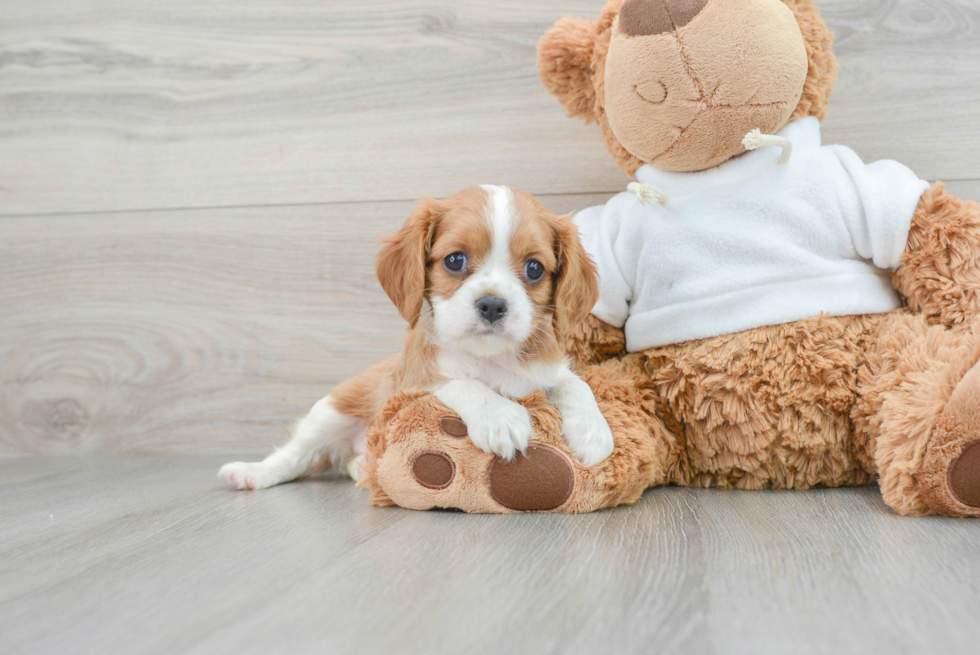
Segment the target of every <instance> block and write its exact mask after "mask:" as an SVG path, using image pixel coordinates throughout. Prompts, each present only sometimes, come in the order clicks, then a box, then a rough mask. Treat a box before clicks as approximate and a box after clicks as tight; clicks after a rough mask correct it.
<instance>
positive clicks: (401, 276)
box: [377, 198, 445, 327]
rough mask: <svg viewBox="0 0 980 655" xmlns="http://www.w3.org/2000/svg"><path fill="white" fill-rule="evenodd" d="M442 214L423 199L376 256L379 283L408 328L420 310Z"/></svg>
mask: <svg viewBox="0 0 980 655" xmlns="http://www.w3.org/2000/svg"><path fill="white" fill-rule="evenodd" d="M444 212H445V207H444V206H443V205H442V203H440V202H438V201H436V200H433V199H432V198H424V199H423V200H422V202H420V203H419V205H418V207H416V208H415V211H413V212H412V214H411V215H410V216H409V217H408V219H406V221H405V224H404V225H403V226H402V228H401V229H400V230H399V231H398V234H396V235H395V236H393V237H388V238H387V239H385V247H384V248H382V249H381V252H380V253H378V261H377V273H378V281H379V282H381V287H382V288H383V289H384V290H385V293H386V294H388V297H389V298H391V302H393V303H395V307H397V308H398V312H399V313H400V314H401V315H402V318H404V319H405V320H406V321H408V324H409V325H410V326H411V327H415V324H416V323H417V322H418V320H419V314H420V313H421V311H422V300H423V298H424V297H425V271H426V264H427V262H428V259H429V249H430V248H431V247H432V240H433V238H435V233H436V227H437V225H438V222H439V219H440V218H441V217H442V214H443V213H444Z"/></svg>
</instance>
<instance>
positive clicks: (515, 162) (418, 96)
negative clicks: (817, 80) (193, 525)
mask: <svg viewBox="0 0 980 655" xmlns="http://www.w3.org/2000/svg"><path fill="white" fill-rule="evenodd" d="M603 4H604V0H494V1H493V2H488V1H485V0H425V1H424V2H419V1H418V0H359V1H358V2H351V1H350V0H289V1H288V2H286V1H285V0H236V1H235V2H230V1H229V0H168V1H167V2H164V3H160V2H158V1H157V0H29V1H26V0H0V452H15V453H16V452H36V453H61V454H70V453H73V454H79V453H108V452H113V453H188V452H193V453H218V452H233V451H239V452H243V453H244V452H249V451H254V450H256V449H264V448H268V447H270V446H271V445H272V444H274V443H276V442H278V441H279V440H280V439H281V438H282V436H283V434H284V432H285V428H286V426H287V425H289V424H290V423H291V422H292V421H293V420H295V418H296V417H297V416H299V415H300V414H301V413H302V412H304V411H305V410H306V409H307V408H309V407H310V405H312V404H313V402H315V401H316V400H317V399H318V398H320V397H321V396H322V395H323V394H324V393H325V392H326V391H328V390H329V389H330V388H332V387H333V386H334V385H336V384H337V383H339V382H340V381H342V380H344V379H346V378H348V377H350V376H352V375H354V374H356V373H357V372H359V371H361V370H362V369H363V368H364V367H366V366H368V365H370V364H373V363H376V362H378V361H379V360H380V359H382V358H383V357H384V356H385V355H387V354H388V353H391V352H394V351H396V350H397V349H398V348H399V346H400V342H401V335H402V329H403V325H404V323H403V322H402V320H401V319H400V318H399V316H398V313H397V312H396V311H395V309H394V308H393V307H392V305H391V303H390V302H389V301H388V299H387V298H386V297H385V295H384V294H383V293H382V291H381V288H380V287H379V285H378V283H377V281H376V280H375V277H374V266H373V258H374V254H375V252H376V251H377V244H378V239H379V237H381V236H382V235H384V234H386V233H390V232H392V231H393V230H394V229H395V228H396V227H397V226H398V225H399V224H400V223H401V222H402V221H403V220H404V218H405V216H406V215H407V214H408V212H409V211H410V208H411V207H412V205H413V203H414V202H415V201H416V199H418V198H419V197H421V196H422V195H423V194H430V195H433V196H445V195H448V194H450V193H453V192H454V191H457V190H458V189H461V188H463V187H465V186H469V185H472V184H484V183H505V184H513V185H515V186H518V187H521V188H523V189H525V190H527V191H530V192H532V193H535V194H538V195H539V196H541V198H542V200H543V201H544V202H545V204H546V205H548V206H549V207H551V208H552V209H553V210H555V211H562V212H564V211H571V210H573V209H576V208H582V207H586V206H589V205H591V204H596V203H598V202H601V201H603V200H604V199H605V198H608V197H609V196H610V195H611V194H613V193H616V192H620V191H623V190H624V189H625V187H626V184H627V183H628V182H629V180H628V179H627V177H626V176H625V175H624V174H623V173H622V172H621V171H619V170H618V169H617V168H616V167H615V166H614V164H613V161H612V157H610V156H609V155H608V154H607V153H606V149H605V146H604V145H603V142H602V139H601V137H600V135H599V130H598V128H597V127H596V126H595V125H590V126H587V125H584V124H582V123H581V122H580V121H578V120H571V119H569V118H567V117H566V116H565V112H564V110H563V109H562V107H561V106H560V104H559V103H558V101H557V100H556V99H555V98H553V97H551V96H550V95H548V93H547V92H546V91H545V90H544V87H543V86H542V85H541V83H540V81H539V80H538V74H537V69H536V60H535V47H536V44H537V41H538V38H539V37H540V36H541V34H543V33H544V32H545V30H547V29H548V27H549V26H550V25H552V24H553V23H554V21H556V20H557V19H559V18H561V17H562V16H565V15H573V16H581V17H595V16H597V15H598V13H599V10H600V9H601V7H602V5H603ZM820 6H821V8H822V11H823V14H824V15H825V16H826V18H827V21H828V23H829V24H830V26H831V28H832V29H833V31H834V32H835V34H836V36H837V53H838V56H839V58H840V61H841V75H840V81H839V83H838V85H837V88H836V90H835V94H834V98H833V103H832V105H831V111H830V114H829V115H828V117H827V120H826V121H825V123H824V134H825V140H826V141H827V142H828V143H831V142H840V143H844V144H846V145H848V146H850V147H852V148H854V149H855V150H856V151H857V152H858V154H860V155H861V156H862V157H864V158H865V159H866V160H868V161H870V160H875V159H881V158H891V159H897V160H899V161H901V162H903V163H905V164H907V165H908V166H910V167H912V168H913V169H914V170H915V171H917V172H918V174H919V175H920V176H922V177H923V178H926V179H929V180H934V179H943V180H945V181H946V182H948V183H949V184H950V188H951V189H952V191H954V192H955V193H959V194H961V195H963V196H965V197H968V198H974V199H980V155H978V153H980V112H978V107H980V3H978V2H977V0H860V1H859V2H855V0H821V1H820Z"/></svg>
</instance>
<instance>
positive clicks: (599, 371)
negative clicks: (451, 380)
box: [360, 361, 676, 513]
mask: <svg viewBox="0 0 980 655" xmlns="http://www.w3.org/2000/svg"><path fill="white" fill-rule="evenodd" d="M581 375H582V378H583V379H584V380H585V381H586V382H587V383H589V385H590V386H591V387H592V389H593V392H594V393H595V396H596V401H597V402H598V404H599V408H600V410H601V411H602V413H603V416H605V417H606V419H607V421H608V422H609V426H610V428H611V429H612V433H613V439H614V441H615V449H614V451H613V454H612V455H611V456H610V457H609V458H608V459H606V460H604V461H602V462H600V463H599V464H597V465H595V466H583V465H582V464H581V462H579V461H578V460H577V459H576V457H575V455H574V454H573V453H572V452H571V450H570V449H569V448H568V446H567V444H566V443H565V440H564V438H563V437H562V433H561V417H560V416H559V414H558V412H557V411H556V410H555V408H554V407H553V406H552V405H551V404H550V403H548V401H547V400H546V399H545V397H544V395H543V394H541V393H536V394H533V395H531V396H528V397H527V398H523V399H520V400H518V401H517V402H520V403H521V404H523V405H524V406H525V407H527V409H528V411H529V412H530V414H531V420H532V424H533V426H534V437H533V438H532V440H531V444H530V445H529V446H528V449H527V452H526V453H525V454H523V455H518V456H517V457H516V458H515V459H514V460H511V461H505V460H502V459H500V458H499V457H495V456H494V455H491V454H489V453H485V452H483V451H482V450H480V449H478V448H477V447H476V446H474V445H473V443H472V442H471V441H470V440H469V439H468V438H467V427H466V425H465V424H464V423H463V422H462V421H461V420H460V419H459V417H458V416H455V415H454V414H453V412H452V411H450V410H449V409H447V408H446V407H445V406H443V405H442V404H441V403H440V402H439V401H438V400H437V399H436V398H435V397H434V396H431V395H426V394H401V395H398V396H396V397H394V398H392V399H391V400H389V402H388V405H387V406H386V408H385V410H384V412H383V414H382V416H381V417H379V421H378V423H377V425H376V426H375V427H374V428H372V430H371V431H369V433H368V440H367V448H368V451H367V453H366V457H365V462H364V467H363V472H364V477H363V479H362V480H361V482H360V485H361V486H366V487H367V488H368V489H370V490H371V492H372V493H371V502H372V504H374V505H379V506H387V505H398V506H401V507H405V508H408V509H419V510H425V509H432V508H443V509H460V510H463V511H466V512H474V513H506V512H519V511H552V512H568V513H578V512H590V511H594V510H598V509H603V508H607V507H615V506H617V505H623V504H629V503H632V502H634V501H635V500H637V499H638V498H639V497H640V496H641V495H642V493H643V491H644V490H646V489H647V488H648V487H651V486H655V485H658V484H664V483H666V482H667V480H668V478H669V468H670V466H671V461H672V460H673V459H676V438H675V437H674V436H673V435H672V434H670V433H669V432H668V431H667V430H666V429H665V428H664V427H663V426H662V424H661V423H660V422H659V421H658V420H657V419H656V418H655V417H654V416H653V414H652V411H651V408H652V407H654V406H655V405H656V401H655V399H653V398H652V397H651V396H650V394H649V389H647V388H645V387H644V385H643V383H642V381H640V379H639V378H638V376H637V373H636V371H633V370H628V371H627V370H626V366H625V365H624V364H622V363H621V362H619V361H611V362H608V363H607V364H606V365H603V366H594V367H589V368H587V369H584V370H583V371H581Z"/></svg>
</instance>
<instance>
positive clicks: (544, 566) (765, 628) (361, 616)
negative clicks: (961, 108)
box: [0, 455, 980, 655]
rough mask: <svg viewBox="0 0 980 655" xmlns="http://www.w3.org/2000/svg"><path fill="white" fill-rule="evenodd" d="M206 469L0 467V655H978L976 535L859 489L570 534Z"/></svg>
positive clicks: (670, 506) (642, 508)
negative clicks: (244, 479)
mask: <svg viewBox="0 0 980 655" xmlns="http://www.w3.org/2000/svg"><path fill="white" fill-rule="evenodd" d="M222 461H223V458H221V457H215V456H153V457H150V456H120V455H115V456H98V457H36V456H22V457H17V456H8V457H0V653H4V654H5V655H15V654H16V655H20V654H27V653H31V654H38V655H47V654H50V653H72V654H73V655H82V654H88V653H92V654H93V655H94V654H98V655H104V654H106V653H127V654H135V653H201V654H206V655H213V654H214V653H242V654H249V653H295V654H297V655H303V654H306V653H309V654H311V655H324V654H331V655H333V654H337V653H359V654H363V653H419V654H426V655H431V654H434V653H481V654H482V653H486V654H488V655H489V654H497V653H557V654H562V655H567V654H573V653H588V654H594V653H677V652H684V653H732V654H737V653H746V654H752V655H755V654H757V653H788V652H793V653H797V654H799V655H808V654H809V653H833V654H835V655H839V654H842V653H861V654H867V653H891V654H898V653H944V654H953V653H964V654H966V653H970V654H973V653H976V652H977V647H978V644H980V621H978V620H977V607H978V600H980V590H978V584H980V539H978V538H977V526H976V524H975V523H974V522H970V521H961V520H955V519H936V518H932V519H907V518H901V517H898V516H895V515H894V514H893V513H892V512H891V511H890V510H888V508H886V507H885V505H884V504H883V503H882V501H881V499H880V497H879V495H878V493H877V491H876V490H875V489H872V488H867V489H852V490H829V491H815V492H807V493H802V492H798V493H792V492H786V493H759V492H723V491H703V490H689V489H677V488H668V489H659V490H656V491H653V492H650V493H648V494H647V495H646V496H645V497H644V498H643V499H642V500H641V501H640V503H639V504H637V505H636V506H633V507H629V508H620V509H616V510H612V511H605V512H599V513H597V514H593V515H587V516H556V515H537V514H526V515H512V516H508V515H504V516H501V515H495V516H468V515H462V514H457V513H450V512H412V511H408V510H400V509H374V508H371V507H368V506H367V504H366V502H365V495H366V492H363V491H360V490H357V489H355V488H354V486H353V485H352V484H351V483H350V482H349V481H340V480H324V479H316V480H307V481H302V482H297V483H293V484H289V485H284V486H282V487H277V488H273V489H269V490H266V491H262V492H233V491H228V490H225V489H223V488H221V487H219V485H218V483H217V481H216V478H215V477H214V474H215V470H216V469H217V466H218V464H219V463H220V462H222Z"/></svg>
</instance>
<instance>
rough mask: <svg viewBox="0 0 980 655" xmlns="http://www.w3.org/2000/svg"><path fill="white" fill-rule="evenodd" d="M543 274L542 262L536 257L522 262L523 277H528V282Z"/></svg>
mask: <svg viewBox="0 0 980 655" xmlns="http://www.w3.org/2000/svg"><path fill="white" fill-rule="evenodd" d="M543 276H544V264H542V263H541V262H539V261H538V260H536V259H531V260H528V262H527V263H526V264H524V277H526V278H527V279H528V281H529V282H537V281H538V280H540V279H541V278H542V277H543Z"/></svg>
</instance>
